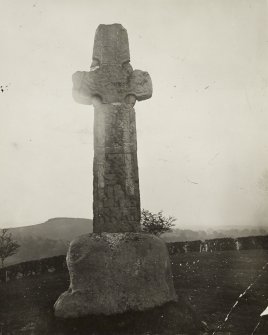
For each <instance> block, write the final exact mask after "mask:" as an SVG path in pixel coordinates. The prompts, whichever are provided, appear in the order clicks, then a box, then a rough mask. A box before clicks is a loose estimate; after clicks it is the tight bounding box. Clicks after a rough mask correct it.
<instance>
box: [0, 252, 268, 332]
mask: <svg viewBox="0 0 268 335" xmlns="http://www.w3.org/2000/svg"><path fill="white" fill-rule="evenodd" d="M171 262H172V269H173V276H174V285H175V289H176V291H177V293H178V296H179V301H178V303H177V304H175V303H170V304H167V305H165V306H162V307H159V308H156V309H154V310H150V311H146V312H143V313H127V314H124V315H119V316H112V317H104V316H99V317H89V318H84V319H80V320H76V321H73V320H67V321H62V320H58V319H55V318H54V316H53V304H54V302H55V300H56V299H57V297H58V296H59V294H60V293H62V292H63V291H64V290H66V289H67V288H68V285H69V282H68V280H69V278H68V273H67V272H61V273H50V274H49V273H48V274H46V275H42V276H36V277H28V278H22V279H18V280H14V281H10V282H8V283H6V284H0V330H1V331H0V334H1V335H8V334H9V335H11V334H12V335H13V334H57V335H63V334H92V335H93V334H94V335H99V334H101V335H108V334H124V335H128V334H143V335H152V334H154V335H160V334H161V335H178V334H184V335H185V334H212V333H213V332H214V331H216V332H215V334H226V335H228V334H232V335H233V334H234V335H247V334H248V335H250V334H252V332H253V330H254V328H255V327H256V325H257V324H258V322H259V320H260V318H259V315H260V313H261V312H262V311H263V310H264V309H265V307H267V305H268V265H267V267H266V266H265V265H266V264H267V262H268V251H267V250H248V251H241V252H237V251H225V252H217V253H216V252H215V253H188V254H178V255H173V256H171ZM239 296H240V298H239ZM235 304H236V305H235ZM234 305H235V306H234ZM233 306H234V308H233V309H232V307H233ZM230 311H231V313H230V315H229V316H228V318H226V317H227V315H228V313H229V312H230ZM225 318H226V321H224V320H225ZM255 334H256V335H260V334H262V335H267V334H268V321H265V320H263V321H262V322H261V324H260V325H259V327H258V328H257V330H256V331H255V332H254V335H255Z"/></svg>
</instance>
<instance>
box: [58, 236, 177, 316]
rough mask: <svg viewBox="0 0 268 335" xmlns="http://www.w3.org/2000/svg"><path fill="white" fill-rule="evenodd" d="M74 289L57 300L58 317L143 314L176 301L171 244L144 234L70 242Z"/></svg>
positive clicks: (82, 239) (68, 260)
mask: <svg viewBox="0 0 268 335" xmlns="http://www.w3.org/2000/svg"><path fill="white" fill-rule="evenodd" d="M67 265H68V269H69V273H70V287H69V289H68V291H66V292H64V293H63V294H62V295H61V296H60V297H59V298H58V300H57V301H56V303H55V305H54V308H55V315H56V316H57V317H62V318H76V317H81V316H86V315H98V314H106V315H110V314H118V313H123V312H125V311H129V310H134V311H135V310H136V311H143V310H146V309H148V308H153V307H155V306H159V305H162V304H164V303H166V302H168V301H176V299H177V297H176V294H175V290H174V287H173V279H172V273H171V267H170V261H169V255H168V252H167V248H166V245H165V243H164V241H162V240H161V239H159V238H157V237H155V236H153V235H148V234H142V233H100V234H98V233H93V234H88V235H83V236H80V237H79V238H77V239H75V240H74V241H72V242H71V245H70V248H69V251H68V254H67Z"/></svg>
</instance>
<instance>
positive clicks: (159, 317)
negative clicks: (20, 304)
mask: <svg viewBox="0 0 268 335" xmlns="http://www.w3.org/2000/svg"><path fill="white" fill-rule="evenodd" d="M52 329H53V330H54V331H55V334H79V335H80V334H81V335H82V334H87V335H89V334H94V335H104V334H105V335H109V334H110V335H117V334H124V335H134V334H136V335H142V334H148V335H149V334H150V335H156V334H162V335H174V334H189V335H190V334H195V335H197V334H204V333H205V331H206V330H205V329H204V326H203V324H202V323H201V321H200V320H199V319H198V317H197V316H196V315H195V313H194V312H193V310H191V308H190V307H189V306H188V305H187V303H186V302H185V301H183V300H181V299H180V303H177V302H169V303H166V304H165V305H162V306H161V307H156V308H153V309H149V310H147V311H143V312H126V313H122V314H117V315H111V316H105V315H98V316H88V317H82V318H76V319H61V318H54V319H53V325H52ZM40 331H41V330H40Z"/></svg>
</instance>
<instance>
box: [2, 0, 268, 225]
mask: <svg viewBox="0 0 268 335" xmlns="http://www.w3.org/2000/svg"><path fill="white" fill-rule="evenodd" d="M101 23H103V24H111V23H121V24H122V25H123V26H124V27H125V28H126V29H127V31H128V36H129V44H130V55H131V64H132V66H133V68H134V69H140V70H145V71H148V72H149V73H150V75H151V78H152V82H153V90H154V91H153V96H152V98H151V99H149V100H146V101H143V102H138V103H136V105H135V109H136V115H137V137H138V160H139V175H140V192H141V204H142V207H143V208H146V209H149V210H151V211H158V210H161V209H162V210H163V211H164V213H165V214H167V215H173V216H175V217H176V218H177V224H178V227H182V228H187V227H188V228H189V229H205V228H209V227H211V228H215V229H217V228H224V227H227V226H228V227H230V226H237V225H240V226H242V225H251V226H254V225H257V224H262V225H268V191H267V189H268V188H267V187H260V186H261V183H262V182H263V180H265V176H267V170H268V109H267V107H268V65H267V59H268V52H267V51H268V2H267V1H265V0H263V1H262V0H252V1H250V0H196V1H194V0H185V1H184V0H143V1H139V0H135V1H132V0H131V1H127V0H117V1H112V0H110V1H104V0H98V1H93V0H73V1H71V0H23V1H22V0H0V29H1V62H0V75H1V76H0V85H2V89H3V90H4V92H2V91H0V111H1V113H0V157H1V165H0V185H1V192H0V227H4V226H10V227H11V226H21V225H29V224H37V223H41V222H43V221H45V220H47V219H49V218H52V217H59V216H65V217H84V218H92V215H93V214H92V180H93V173H92V165H93V107H92V106H84V105H79V104H77V103H75V102H74V100H73V98H72V94H71V90H72V80H71V76H72V74H73V73H74V72H75V71H77V70H82V71H83V70H85V71H88V70H89V67H90V63H91V56H92V48H93V40H94V34H95V31H96V28H97V26H98V25H99V24H101ZM6 86H7V87H6ZM266 179H267V180H268V178H266Z"/></svg>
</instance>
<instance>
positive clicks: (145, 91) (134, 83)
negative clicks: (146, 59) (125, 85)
mask: <svg viewBox="0 0 268 335" xmlns="http://www.w3.org/2000/svg"><path fill="white" fill-rule="evenodd" d="M152 93H153V86H152V80H151V77H150V75H149V73H148V72H146V71H141V70H134V71H133V72H132V73H131V75H130V82H129V94H133V95H134V96H135V97H136V99H137V100H138V101H141V100H146V99H150V98H151V96H152Z"/></svg>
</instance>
